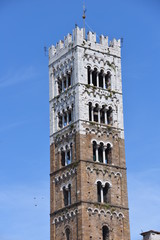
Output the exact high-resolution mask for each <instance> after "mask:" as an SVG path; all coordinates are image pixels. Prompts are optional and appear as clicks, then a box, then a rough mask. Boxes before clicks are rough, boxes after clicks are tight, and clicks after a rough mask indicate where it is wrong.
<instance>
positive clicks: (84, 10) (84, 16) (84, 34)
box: [82, 1, 86, 39]
mask: <svg viewBox="0 0 160 240" xmlns="http://www.w3.org/2000/svg"><path fill="white" fill-rule="evenodd" d="M82 18H83V37H84V39H85V36H86V33H85V19H86V7H85V1H84V3H83V16H82Z"/></svg>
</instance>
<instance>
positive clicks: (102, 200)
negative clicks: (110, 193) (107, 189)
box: [101, 185, 104, 203]
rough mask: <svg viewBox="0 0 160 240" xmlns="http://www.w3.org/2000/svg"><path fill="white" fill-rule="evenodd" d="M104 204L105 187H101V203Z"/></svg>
mask: <svg viewBox="0 0 160 240" xmlns="http://www.w3.org/2000/svg"><path fill="white" fill-rule="evenodd" d="M103 202H104V199H103V186H102V185H101V203H103Z"/></svg>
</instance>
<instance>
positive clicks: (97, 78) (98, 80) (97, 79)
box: [96, 72, 99, 87]
mask: <svg viewBox="0 0 160 240" xmlns="http://www.w3.org/2000/svg"><path fill="white" fill-rule="evenodd" d="M96 74H97V87H99V74H98V72H96Z"/></svg>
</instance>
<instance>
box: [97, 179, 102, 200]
mask: <svg viewBox="0 0 160 240" xmlns="http://www.w3.org/2000/svg"><path fill="white" fill-rule="evenodd" d="M101 188H102V184H101V182H97V201H98V202H101V200H102V199H101Z"/></svg>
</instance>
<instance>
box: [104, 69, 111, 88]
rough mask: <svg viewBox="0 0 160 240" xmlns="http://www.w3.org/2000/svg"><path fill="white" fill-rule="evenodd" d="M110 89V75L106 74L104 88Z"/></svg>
mask: <svg viewBox="0 0 160 240" xmlns="http://www.w3.org/2000/svg"><path fill="white" fill-rule="evenodd" d="M110 87H111V73H110V72H107V74H106V76H105V88H106V89H107V88H110Z"/></svg>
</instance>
